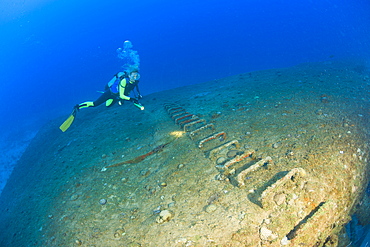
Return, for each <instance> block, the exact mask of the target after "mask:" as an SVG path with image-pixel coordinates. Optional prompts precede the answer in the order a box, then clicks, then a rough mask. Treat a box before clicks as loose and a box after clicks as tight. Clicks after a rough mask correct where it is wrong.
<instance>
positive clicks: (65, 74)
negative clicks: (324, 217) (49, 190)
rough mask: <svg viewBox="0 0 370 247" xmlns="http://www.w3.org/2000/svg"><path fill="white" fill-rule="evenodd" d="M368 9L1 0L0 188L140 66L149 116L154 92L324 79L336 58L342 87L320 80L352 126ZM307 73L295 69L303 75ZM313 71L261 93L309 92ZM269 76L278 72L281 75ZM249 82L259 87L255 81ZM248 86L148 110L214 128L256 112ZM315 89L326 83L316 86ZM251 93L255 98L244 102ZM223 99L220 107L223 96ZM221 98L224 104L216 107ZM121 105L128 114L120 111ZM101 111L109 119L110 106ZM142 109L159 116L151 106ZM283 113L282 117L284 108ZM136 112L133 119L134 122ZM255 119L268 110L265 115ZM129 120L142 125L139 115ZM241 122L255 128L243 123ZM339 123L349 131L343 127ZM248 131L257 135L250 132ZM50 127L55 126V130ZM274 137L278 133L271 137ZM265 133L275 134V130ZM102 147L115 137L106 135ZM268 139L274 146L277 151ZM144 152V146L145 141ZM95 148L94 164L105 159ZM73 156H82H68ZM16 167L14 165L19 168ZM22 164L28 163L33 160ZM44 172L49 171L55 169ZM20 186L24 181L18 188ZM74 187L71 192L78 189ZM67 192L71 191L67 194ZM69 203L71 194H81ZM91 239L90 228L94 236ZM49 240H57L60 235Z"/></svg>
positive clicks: (363, 106)
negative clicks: (50, 132)
mask: <svg viewBox="0 0 370 247" xmlns="http://www.w3.org/2000/svg"><path fill="white" fill-rule="evenodd" d="M369 13H370V3H369V2H368V1H365V0H356V1H349V0H338V1H334V0H327V1H318V0H317V1H316V0H311V1H278V0H276V1H275V0H271V1H252V0H248V1H223V0H214V1H210V0H205V1H193V0H190V1H186V2H174V1H167V0H163V1H158V0H157V1H155V0H143V1H133V0H125V1H118V0H111V1H104V2H98V1H85V0H82V1H78V2H75V1H69V0H67V1H61V0H37V1H20V0H16V1H2V2H0V33H1V35H0V68H1V69H0V70H1V73H0V82H1V84H0V85H1V86H2V90H1V92H0V105H1V107H0V111H1V115H0V116H2V118H1V119H0V128H1V133H0V138H1V145H0V148H1V150H2V154H3V155H2V156H1V158H0V165H1V167H0V179H1V180H0V191H1V190H2V189H3V187H4V186H5V185H6V182H7V179H8V178H9V176H10V174H11V172H12V171H13V168H14V166H15V165H16V163H17V161H18V160H19V159H20V158H21V156H22V154H23V152H24V151H25V150H26V148H27V147H28V145H29V144H30V143H31V142H32V140H33V138H34V137H35V136H36V135H37V133H38V132H40V130H43V128H46V129H49V128H51V127H50V126H56V127H58V126H59V125H60V124H61V123H62V122H63V121H64V120H65V119H66V118H67V117H68V114H70V112H71V111H72V108H73V106H74V105H76V104H78V103H81V102H84V101H87V100H95V99H96V98H97V97H99V95H100V93H98V92H97V91H101V90H103V89H104V86H105V85H106V83H108V81H109V80H110V79H111V78H112V77H113V75H115V74H116V73H117V72H118V71H121V70H123V69H124V68H125V66H126V65H127V63H131V64H133V63H134V64H136V65H137V66H139V68H140V74H141V78H140V91H141V93H142V95H143V96H144V98H143V100H142V102H143V103H145V105H146V107H147V105H149V106H148V109H151V108H150V104H151V102H154V101H155V100H157V99H152V98H153V97H154V96H152V95H153V93H159V92H163V91H165V90H170V89H174V88H179V87H183V86H190V85H197V84H199V83H203V82H210V81H217V80H221V78H225V77H230V76H236V75H240V74H243V75H244V74H245V73H253V72H255V71H260V70H271V69H280V68H287V67H291V66H296V65H299V64H302V63H304V64H315V63H322V64H323V66H322V67H323V68H324V67H325V66H329V67H330V64H333V65H332V67H330V69H333V71H334V70H336V69H335V68H334V67H336V66H337V62H338V61H339V64H340V65H338V67H337V71H336V72H338V73H334V72H332V74H333V76H334V77H337V78H339V77H340V76H343V73H344V72H345V70H346V68H345V66H344V67H343V66H342V64H341V63H340V61H345V62H343V64H346V63H347V64H348V65H347V67H348V78H351V79H348V78H347V79H346V78H344V77H345V76H343V78H344V79H343V80H342V81H345V83H346V86H345V87H344V86H343V87H340V85H341V84H340V83H341V82H340V81H335V80H334V82H333V81H330V83H334V84H333V85H337V86H338V88H342V89H343V90H348V92H350V94H351V96H350V97H349V98H352V99H353V100H352V101H353V108H350V109H347V111H346V112H351V109H352V110H353V112H351V113H350V114H349V113H348V114H349V115H351V114H354V115H356V116H359V118H360V119H361V118H362V119H368V118H367V117H368V113H369V112H368V110H367V109H368V108H367V107H368V101H369V96H368V94H369V88H368V85H369V83H370V78H369V76H370V73H369V71H370V30H369V28H368V27H369V26H370V15H369ZM125 40H130V42H131V43H132V45H133V46H132V47H129V49H131V50H130V51H134V52H137V55H138V56H136V57H135V58H136V59H137V58H138V57H139V58H140V61H139V60H137V61H133V60H135V59H133V57H132V56H131V57H130V56H129V57H127V56H126V57H125V56H124V55H122V54H123V53H122V52H123V51H124V50H125V44H124V41H125ZM120 54H121V56H119V55H120ZM135 54H136V53H135ZM282 70H283V69H282ZM310 71H311V70H305V73H309V72H310ZM343 71H344V72H343ZM311 72H312V74H304V73H303V74H302V75H299V74H298V75H297V76H296V78H293V79H289V80H284V79H281V78H282V77H281V75H279V74H276V75H277V76H278V77H277V78H280V79H276V81H275V82H274V80H273V79H271V77H270V76H267V75H266V81H267V82H268V83H271V84H270V87H271V88H277V89H279V88H280V87H282V88H284V87H285V85H286V84H290V88H291V89H292V90H295V91H296V92H300V91H301V90H302V88H304V89H307V88H309V86H307V85H309V83H310V82H309V80H313V81H315V80H316V79H317V77H315V76H318V75H319V74H320V73H316V72H317V71H311ZM266 73H268V72H266ZM277 73H278V72H277ZM279 73H281V74H282V76H284V73H283V72H279ZM325 73H326V71H325V69H323V71H322V75H326V74H325ZM353 73H358V75H359V76H358V77H355V76H353ZM293 74H294V73H293ZM244 77H245V76H244ZM262 77H263V76H262ZM258 78H259V80H261V77H258ZM308 78H309V79H308ZM315 78H316V79H315ZM353 78H355V79H353ZM318 81H319V82H321V81H320V80H318ZM316 82H317V81H315V82H314V83H316ZM325 82H327V81H325V80H324V81H322V83H325ZM246 83H248V85H253V88H255V87H257V86H255V85H258V83H256V84H254V83H252V82H251V81H249V80H246ZM261 83H262V82H261ZM264 83H265V82H264ZM279 83H281V84H279ZM351 83H352V84H351ZM248 85H246V86H245V87H246V88H245V89H244V88H243V89H240V88H234V84H233V80H225V81H224V83H223V85H221V86H219V88H218V94H216V93H213V91H210V90H202V91H200V92H199V93H198V94H196V93H194V92H192V91H186V90H183V92H185V93H186V92H189V93H191V95H188V97H187V98H186V97H185V96H183V95H181V94H179V93H178V91H176V93H174V94H172V92H174V91H166V92H167V94H166V93H165V94H163V95H164V96H163V95H162V94H161V97H158V98H160V100H161V102H156V104H154V103H152V105H157V104H158V105H161V104H164V103H169V102H176V103H179V104H180V103H181V104H182V105H181V106H182V107H184V108H186V106H190V107H193V110H194V109H199V110H198V111H197V112H195V113H196V114H200V115H205V116H208V117H209V119H207V121H216V120H212V119H218V115H220V116H225V115H222V114H224V112H225V111H231V112H232V111H233V109H234V110H236V111H238V110H240V109H242V110H240V111H243V113H244V112H245V113H246V114H248V111H247V109H249V108H253V107H252V106H250V105H253V104H254V103H253V100H257V101H258V99H260V98H262V99H263V97H264V96H263V95H261V93H260V92H258V91H253V88H249V87H248ZM315 86H316V84H315ZM267 87H268V86H267ZM323 88H325V89H327V88H330V87H327V85H325V87H324V86H323ZM335 90H336V89H335V87H334V86H333V90H332V91H330V90H328V91H325V92H324V93H322V94H320V95H319V94H317V95H316V94H315V92H312V91H307V94H310V95H312V97H316V96H317V97H316V98H317V99H318V101H319V103H323V105H324V106H327V105H329V104H330V103H332V102H333V101H334V100H333V99H334V98H336V97H337V96H342V92H336V91H335ZM234 91H235V92H234ZM230 92H234V93H235V95H237V96H238V97H239V96H240V94H245V95H247V96H246V98H248V100H245V101H243V102H241V103H237V102H233V105H230V103H227V102H228V101H233V99H232V97H234V96H233V94H232V93H230ZM250 92H253V94H255V95H253V97H251V94H250ZM149 95H151V96H150V98H151V100H153V101H146V99H145V97H146V96H149ZM292 95H294V93H292ZM211 96H212V97H211ZM224 96H227V97H226V98H228V99H224V98H223V97H224ZM177 97H180V98H182V99H183V100H184V99H185V98H186V100H187V101H189V102H188V103H186V102H184V101H182V102H179V101H178V98H177ZM217 97H218V98H220V100H221V101H220V105H219V106H218V107H219V109H218V108H217V106H215V109H212V106H209V107H208V109H209V110H210V109H212V110H210V111H207V108H206V109H203V108H204V105H207V102H211V100H213V99H215V98H217ZM249 97H250V98H249ZM254 97H257V98H254ZM270 97H271V98H270V99H271V100H273V101H276V102H274V104H275V105H276V106H277V107H276V108H278V107H280V105H284V102H285V101H289V102H295V103H294V104H300V102H298V101H294V100H295V98H294V96H286V97H284V98H283V99H282V101H279V100H278V96H277V95H274V96H270ZM154 98H155V97H154ZM204 98H206V99H207V98H209V101H207V100H205V101H204V100H203V99H204ZM199 100H200V101H199ZM266 100H267V99H266ZM310 100H311V99H309V100H308V101H310ZM223 101H225V102H226V101H227V102H226V103H225V102H224V103H222V102H223ZM308 101H307V102H308ZM326 101H327V102H326ZM212 102H213V101H212ZM313 102H314V101H313ZM335 102H337V101H335ZM301 103H302V102H301ZM326 103H328V104H326ZM192 104H193V105H195V106H193V105H192ZM238 104H240V105H238ZM256 104H257V103H256ZM271 104H272V105H274V104H273V103H271ZM302 104H306V102H303V103H302ZM338 105H340V104H339V103H338ZM338 105H337V106H338ZM258 106H259V107H262V108H266V107H268V104H267V103H266V105H264V104H262V103H261V105H258ZM124 107H127V104H125V105H124ZM289 107H290V106H289ZM225 109H228V110H225ZM279 109H280V108H279ZM131 110H137V109H136V108H134V109H131ZM305 110H306V108H305ZM83 111H84V113H81V115H82V116H85V117H86V115H83V114H88V113H85V111H88V112H89V114H93V115H96V114H101V116H102V117H101V118H103V116H104V119H100V118H98V119H97V120H96V121H98V122H97V123H102V122H101V121H103V122H104V120H105V121H107V122H108V123H109V122H110V121H111V119H114V118H113V117H111V116H110V115H109V114H103V113H102V112H104V107H103V106H100V107H99V108H96V109H84V110H83ZM261 111H262V110H261ZM110 112H111V113H112V114H119V113H117V112H114V111H112V110H111V111H110ZM315 112H316V115H315V116H319V118H321V117H324V118H325V117H326V115H325V114H328V113H325V109H324V110H323V109H321V108H320V109H319V108H318V109H316V110H315ZM152 113H153V114H160V113H158V112H156V111H154V110H153V111H152ZM221 113H222V114H221ZM281 113H282V114H287V115H289V114H292V112H291V111H290V109H289V110H286V112H281ZM79 114H80V113H79ZM135 114H137V113H135ZM135 114H132V116H136V115H135ZM212 114H213V115H212ZM263 114H266V113H265V112H263ZM268 114H270V113H269V112H268ZM329 115H330V114H329ZM344 115H346V114H344ZM132 116H131V113H126V114H125V115H124V116H123V120H122V125H124V124H125V119H126V118H127V119H131V118H132ZM283 116H285V115H283ZM78 117H79V115H78V116H77V119H76V123H74V125H72V127H71V128H75V125H76V126H80V127H79V128H83V126H81V125H78V124H79V123H80V122H78V121H80V120H81V119H86V118H84V117H81V119H78ZM137 117H138V118H140V116H137ZM147 117H148V116H147ZM150 117H153V116H150ZM154 117H155V116H154ZM91 118H93V117H91ZM162 118H164V117H163V116H162ZM338 118H339V117H338ZM343 119H347V118H343ZM248 120H249V121H254V120H253V119H248ZM130 121H131V120H130ZM137 121H138V122H141V121H140V120H137ZM225 121H226V120H225ZM261 121H263V120H261ZM343 121H344V120H343ZM352 121H355V120H352ZM356 121H357V120H356ZM359 121H360V120H359ZM365 122H366V121H365ZM346 123H347V122H346ZM152 124H153V125H150V124H149V127H148V126H146V125H145V124H144V125H145V128H144V130H145V131H147V132H148V133H151V134H145V133H141V134H142V135H153V136H154V137H153V140H146V141H147V142H148V143H153V144H154V143H156V144H159V143H157V142H158V140H157V139H156V138H158V139H159V140H162V137H161V134H158V136H156V134H155V133H156V132H151V130H150V129H151V128H154V129H156V128H160V127H158V126H157V124H158V123H156V122H155V121H154V122H153V123H152ZM347 124H348V125H350V123H347ZM116 125H117V123H112V124H111V125H103V126H104V128H106V129H111V128H112V129H114V128H113V127H111V126H116ZM256 125H258V124H257V123H256ZM98 126H99V125H98ZM119 126H120V125H118V127H119ZM364 126H366V124H364ZM118 127H117V128H118ZM139 127H140V126H139ZM252 127H253V126H252ZM252 127H251V128H252ZM301 127H302V126H301ZM253 128H255V130H256V127H253ZM253 128H252V129H253ZM302 128H303V127H302ZM272 129H274V126H273V127H272ZM365 129H366V128H365ZM97 130H99V129H97ZM56 131H60V130H59V129H58V128H56ZM116 131H117V130H114V131H113V130H112V131H111V132H109V133H108V134H107V133H105V132H104V133H105V134H106V135H112V136H114V135H118V134H117V133H116ZM257 131H260V130H257ZM279 131H280V130H279ZM279 131H278V130H276V133H278V132H279ZM348 131H350V130H348ZM245 132H249V130H245ZM251 132H253V131H251ZM42 133H43V132H42ZM271 133H272V134H271V135H272V136H273V135H274V132H271ZM366 133H367V132H366V131H364V132H363V136H362V137H365V136H366ZM66 134H67V133H66ZM244 134H245V133H244ZM265 134H266V135H267V133H265ZM132 135H136V133H132ZM235 135H236V134H235ZM241 135H242V134H240V136H241ZM119 136H120V137H121V135H119ZM267 136H268V135H267ZM366 137H367V136H366ZM74 138H75V139H71V140H69V141H66V143H65V144H63V145H67V146H66V147H67V149H68V147H69V145H73V144H74V143H76V140H79V138H80V137H78V136H77V137H74ZM99 138H101V139H102V142H101V143H99V142H94V144H91V143H88V142H84V143H83V144H80V145H84V147H83V149H82V150H89V148H90V149H91V150H90V151H92V150H94V149H95V148H96V147H100V146H103V145H108V146H109V145H111V144H109V142H108V143H106V142H105V141H104V140H105V139H104V137H101V136H100V137H99V136H98V137H95V139H97V140H99ZM116 138H118V137H116ZM124 138H127V139H125V140H126V142H125V141H123V143H122V145H123V144H125V145H126V144H127V142H129V140H130V138H131V139H135V138H134V137H131V136H129V135H126V136H125V137H124ZM137 138H139V137H137ZM243 138H244V137H243ZM253 138H255V137H253ZM266 138H267V137H266ZM109 140H110V141H112V142H117V141H118V142H120V141H121V140H116V139H115V138H113V137H112V139H109ZM243 140H244V139H243ZM44 141H45V142H48V143H49V145H50V146H53V145H55V143H53V141H54V140H53V138H50V139H45V140H44ZM278 142H279V141H278V140H277V141H276V143H278ZM364 143H367V141H364ZM260 144H261V145H262V143H260ZM86 145H87V146H86ZM146 145H148V146H147V148H149V144H146ZM189 145H190V144H189ZM276 145H278V144H276ZM113 146H114V145H113ZM63 147H64V146H63ZM60 148H61V147H58V148H57V150H49V152H52V153H53V155H57V154H58V153H59V152H61V150H60ZM114 148H115V146H114ZM135 148H137V149H138V150H140V149H141V148H142V147H141V146H140V145H137V146H136V147H135ZM33 149H34V147H33ZM63 149H64V148H63ZM287 151H288V150H287ZM38 152H39V153H38V155H40V156H44V155H45V159H46V157H48V155H50V153H43V150H38ZM54 152H55V153H54ZM81 152H82V151H81ZM83 152H85V151H83ZM86 152H87V151H86ZM94 152H95V151H94ZM105 152H106V151H104V153H101V154H99V156H101V155H108V154H106V153H105ZM189 152H190V151H189ZM97 153H98V152H97ZM77 155H81V154H78V153H77ZM261 155H262V154H261ZM276 155H278V154H276ZM279 155H281V154H279ZM31 156H32V155H31ZM108 156H109V155H108ZM70 159H73V158H70ZM69 161H70V160H69ZM69 161H66V162H67V163H68V162H69ZM81 162H82V161H81ZM24 163H25V160H24V158H23V160H22V164H24ZM26 163H27V160H26ZM29 165H30V166H31V167H32V162H31V160H30V164H29ZM54 165H55V164H54ZM80 165H82V167H84V166H85V165H86V164H84V163H80ZM49 166H53V163H50V164H49ZM67 167H69V165H67ZM42 169H44V168H42ZM36 174H37V173H36ZM16 176H18V175H16ZM88 176H89V177H90V176H92V175H91V174H90V175H88ZM92 177H93V178H94V176H92ZM139 178H140V177H139ZM139 180H140V179H139ZM68 182H69V181H66V183H68ZM14 183H15V184H17V183H16V182H13V185H14ZM59 183H62V181H60V182H58V183H56V185H53V186H56V188H58V185H59V186H60V187H62V185H61V184H59ZM19 184H22V183H21V182H19ZM76 184H77V185H76V186H80V185H78V184H79V183H78V182H77V183H76ZM48 195H49V196H54V195H51V194H48ZM68 196H73V195H69V194H68ZM77 196H78V197H79V196H80V194H77ZM3 199H4V198H3ZM76 199H77V198H76ZM73 202H74V200H73ZM57 203H62V202H57ZM61 205H62V204H61ZM72 206H73V205H72ZM130 210H132V209H130ZM131 213H132V212H131ZM40 217H41V216H40ZM61 217H62V215H61ZM356 224H357V223H355V225H356ZM135 227H136V226H135ZM347 229H349V227H347ZM354 229H355V228H354V227H352V230H351V231H352V233H353V236H352V239H353V242H356V241H357V242H359V241H360V240H358V238H360V237H359V235H361V234H362V232H363V230H362V229H363V228H361V227H360V228H356V229H357V231H358V232H360V233H358V234H357V235H356V234H355V232H356V230H354ZM358 229H359V230H358ZM100 231H101V230H96V232H100ZM18 234H19V233H18ZM48 234H50V238H52V237H53V236H52V233H48ZM76 238H78V237H76ZM71 239H72V240H71V241H77V240H78V239H77V240H73V238H72V237H71ZM58 241H60V243H64V244H65V242H63V241H62V240H60V239H59V240H58ZM99 241H103V240H101V239H100V240H99ZM145 241H147V240H145ZM145 241H144V242H145ZM189 241H190V240H189ZM192 241H194V240H192ZM139 242H140V241H139ZM180 242H181V241H180ZM33 243H36V242H33ZM38 243H41V242H38ZM43 243H52V242H48V241H45V242H43ZM78 243H79V242H76V243H75V244H78ZM184 244H186V241H185V243H184ZM144 246H145V245H144ZM354 246H356V245H354Z"/></svg>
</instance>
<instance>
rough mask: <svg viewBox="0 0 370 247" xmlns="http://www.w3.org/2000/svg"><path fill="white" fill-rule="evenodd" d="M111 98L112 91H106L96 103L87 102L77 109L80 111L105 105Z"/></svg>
mask: <svg viewBox="0 0 370 247" xmlns="http://www.w3.org/2000/svg"><path fill="white" fill-rule="evenodd" d="M111 98H112V94H111V92H110V91H105V92H104V93H103V94H102V95H101V96H100V97H99V98H98V99H97V100H95V101H86V102H83V103H81V104H79V105H77V106H76V107H77V108H78V109H82V108H87V107H95V106H98V105H101V104H103V103H104V102H105V101H107V100H108V99H111Z"/></svg>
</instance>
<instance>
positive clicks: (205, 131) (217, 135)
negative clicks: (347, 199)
mask: <svg viewBox="0 0 370 247" xmlns="http://www.w3.org/2000/svg"><path fill="white" fill-rule="evenodd" d="M164 107H165V109H166V111H167V113H168V114H169V115H170V117H171V118H172V119H173V120H174V122H175V123H176V124H177V125H179V126H180V127H181V128H182V129H183V131H184V132H186V133H187V134H188V136H189V137H190V139H192V140H193V141H194V142H195V143H196V145H197V147H198V148H199V149H201V150H202V151H203V152H204V153H205V154H206V156H207V157H208V158H209V159H210V160H211V161H212V162H214V163H215V164H216V165H215V167H216V168H217V169H218V170H219V171H220V174H219V175H218V176H217V177H216V179H218V180H225V181H230V179H229V178H231V177H232V178H233V179H234V180H233V181H234V185H235V186H237V187H238V188H244V187H245V186H246V179H247V178H248V177H253V176H254V174H255V173H258V172H259V171H261V169H265V167H266V166H272V165H274V162H273V160H272V158H271V157H269V156H267V157H264V158H262V159H256V157H254V155H255V150H252V149H248V150H241V145H240V143H239V141H238V140H231V141H226V138H227V135H226V133H225V132H224V131H216V127H215V126H214V124H213V123H207V121H206V120H205V119H203V118H200V117H199V116H197V115H194V114H191V113H189V112H187V111H186V110H185V109H184V108H183V107H181V106H179V105H177V104H171V103H168V104H165V105H164ZM232 149H237V150H239V151H238V152H237V153H236V154H235V155H234V156H232V157H228V155H227V152H228V151H230V150H232ZM220 158H222V162H219V159H220ZM309 180H311V178H310V177H309V174H307V172H306V171H305V170H304V169H303V168H293V169H291V170H290V171H287V172H286V174H285V175H284V176H283V177H281V178H279V179H278V180H277V181H275V182H274V183H273V184H271V185H270V186H268V187H266V188H264V189H263V191H262V192H260V193H261V194H260V196H259V197H258V198H257V200H258V202H259V205H260V206H261V207H262V208H263V209H264V210H269V211H272V212H275V213H272V214H271V217H270V218H269V219H266V222H273V223H269V224H266V222H265V221H264V222H263V223H262V224H261V225H260V234H261V236H260V237H261V242H262V243H263V242H264V241H267V242H269V243H275V244H273V245H271V246H281V245H286V244H288V243H291V244H293V243H308V242H310V241H311V243H314V242H317V241H322V240H321V239H320V237H321V235H320V232H318V233H317V234H309V235H307V232H310V230H312V229H311V228H313V227H314V226H315V223H316V222H318V221H319V220H320V219H321V218H322V217H330V215H329V214H328V210H329V211H330V210H334V209H335V207H336V205H335V203H333V202H331V201H325V200H324V198H323V197H322V196H321V195H320V194H316V193H313V192H312V191H311V190H307V189H306V190H304V189H305V186H306V184H307V181H309ZM230 182H231V181H230ZM302 191H303V192H302ZM284 210H286V211H287V212H291V213H289V214H288V215H284V214H283V211H284ZM293 212H295V214H293ZM275 215H277V216H276V217H275ZM281 224H285V225H286V226H287V227H285V228H282V227H280V226H281ZM328 224H329V223H328ZM287 228H289V229H290V230H288V231H287V230H286V229H287ZM319 228H320V227H319ZM323 230H324V228H323Z"/></svg>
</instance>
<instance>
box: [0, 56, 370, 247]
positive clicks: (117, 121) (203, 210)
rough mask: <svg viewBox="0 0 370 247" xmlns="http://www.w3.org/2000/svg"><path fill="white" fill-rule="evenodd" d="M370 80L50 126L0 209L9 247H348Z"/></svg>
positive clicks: (278, 74) (262, 77)
mask: <svg viewBox="0 0 370 247" xmlns="http://www.w3.org/2000/svg"><path fill="white" fill-rule="evenodd" d="M366 73H367V72H366V70H361V71H359V70H358V67H357V66H354V65H353V66H352V67H351V66H349V65H348V64H344V63H318V64H306V65H300V66H297V67H293V68H287V69H280V70H269V71H259V72H252V73H247V74H241V75H237V76H233V77H229V78H225V79H220V80H216V81H212V82H208V83H203V84H198V85H193V86H188V87H184V88H179V89H174V90H169V91H165V92H160V93H156V94H152V95H149V96H147V97H146V98H144V99H143V101H142V103H143V104H145V107H146V110H145V111H144V112H141V111H137V109H134V107H132V106H130V105H125V106H123V107H116V108H112V109H103V108H98V109H92V110H91V109H87V110H85V111H81V112H79V114H78V116H77V117H76V120H75V123H74V125H73V126H72V127H71V128H70V130H68V131H67V132H66V133H60V132H58V124H59V122H57V121H56V122H53V123H50V124H49V125H48V126H46V127H45V129H43V130H42V131H40V133H39V135H38V136H37V137H36V138H35V140H34V141H33V143H31V145H30V147H29V149H28V150H27V151H26V153H25V154H24V156H23V157H22V159H21V160H20V162H19V164H18V165H17V167H16V169H15V170H14V173H13V175H12V177H11V178H10V180H9V183H8V184H7V186H6V188H5V190H4V192H3V194H2V195H1V198H2V200H1V202H0V204H1V209H2V214H1V216H0V218H1V221H2V222H4V224H2V226H0V227H1V229H0V232H1V233H0V235H1V237H0V243H1V244H2V245H4V246H5V245H7V246H32V245H35V246H74V245H76V246H79V245H81V246H347V245H348V244H349V240H348V239H347V238H346V235H345V232H344V230H343V226H344V225H345V224H346V223H347V222H348V221H349V220H350V219H351V215H352V214H353V213H354V211H355V209H356V205H357V204H358V203H359V202H361V200H362V196H363V195H364V188H365V187H366V185H367V183H368V177H369V176H368V153H369V147H368V144H367V143H368V131H367V130H368V129H369V124H368V123H369V121H368V120H369V111H368V109H369V101H370V98H369V95H368V92H369V89H370V86H369V84H368V83H369V82H368V81H366V80H367V79H366V78H368V77H366ZM127 112H130V114H129V116H127ZM124 113H126V115H125V116H123V114H124ZM107 119H109V122H107V121H106V120H107ZM163 144H166V145H163ZM156 147H157V148H156ZM138 157H140V158H138ZM130 160H133V161H137V162H125V161H130ZM114 164H119V165H117V166H114ZM108 166H111V167H108ZM360 217H361V216H360ZM366 217H367V215H363V218H364V219H365V218H366Z"/></svg>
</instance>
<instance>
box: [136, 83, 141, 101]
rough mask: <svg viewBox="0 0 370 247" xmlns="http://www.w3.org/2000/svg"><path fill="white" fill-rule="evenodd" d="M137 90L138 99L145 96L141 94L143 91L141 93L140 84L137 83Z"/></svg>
mask: <svg viewBox="0 0 370 247" xmlns="http://www.w3.org/2000/svg"><path fill="white" fill-rule="evenodd" d="M136 92H137V94H138V96H137V97H138V99H141V98H142V97H143V96H142V95H141V93H140V90H139V84H136Z"/></svg>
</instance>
